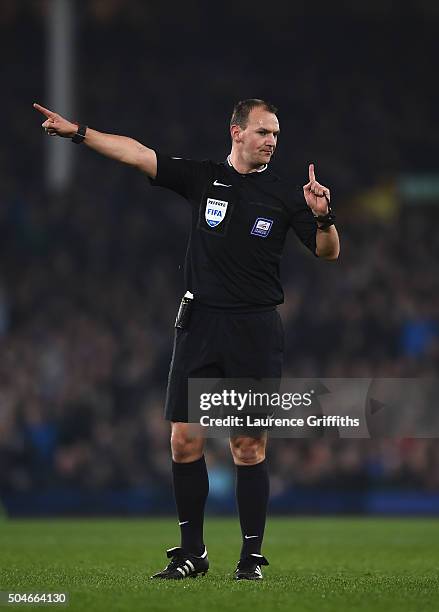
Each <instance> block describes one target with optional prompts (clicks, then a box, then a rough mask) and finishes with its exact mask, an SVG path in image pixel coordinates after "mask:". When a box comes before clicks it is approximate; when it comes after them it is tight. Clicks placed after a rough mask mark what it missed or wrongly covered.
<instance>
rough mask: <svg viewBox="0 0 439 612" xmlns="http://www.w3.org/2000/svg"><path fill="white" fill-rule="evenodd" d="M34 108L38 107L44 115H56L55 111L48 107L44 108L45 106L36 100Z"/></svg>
mask: <svg viewBox="0 0 439 612" xmlns="http://www.w3.org/2000/svg"><path fill="white" fill-rule="evenodd" d="M33 106H34V108H36V109H37V111H40V113H43V115H46V117H49V118H50V117H53V116H54V115H55V113H54V112H52V111H51V110H49V109H48V108H44V106H41V104H37V103H36V102H34V105H33Z"/></svg>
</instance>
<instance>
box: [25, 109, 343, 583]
mask: <svg viewBox="0 0 439 612" xmlns="http://www.w3.org/2000/svg"><path fill="white" fill-rule="evenodd" d="M34 107H35V108H36V109H37V110H39V111H40V112H42V113H43V114H44V115H45V117H46V120H45V121H44V123H43V128H44V129H45V130H46V133H47V134H49V135H58V136H63V137H67V138H72V140H73V141H74V142H76V143H80V142H84V143H85V144H86V145H88V146H89V147H90V148H92V149H94V150H95V151H98V152H99V153H102V154H103V155H106V156H108V157H111V158H113V159H116V160H119V161H121V162H124V163H127V164H130V165H132V166H135V167H137V168H138V169H139V170H141V171H143V172H145V173H146V174H147V176H148V177H149V178H150V179H151V182H152V184H153V185H157V186H160V187H166V188H168V189H172V190H173V191H175V192H176V193H178V194H179V195H181V196H183V198H185V199H186V200H187V201H188V202H189V204H190V208H191V213H192V228H191V234H190V238H189V244H188V249H187V254H186V266H185V282H186V288H187V290H188V292H190V295H191V296H193V303H192V305H193V312H192V315H191V319H190V322H189V323H188V324H187V325H186V326H185V327H184V328H181V327H178V328H177V329H176V334H175V341H174V351H173V356H172V362H171V367H170V372H169V381H168V390H167V397H166V407H165V416H166V418H167V419H169V420H170V421H171V427H172V435H171V448H172V473H173V482H174V494H175V500H176V506H177V512H178V518H179V525H180V529H181V546H180V547H176V548H171V549H169V550H168V551H167V556H168V558H170V559H171V561H170V562H169V564H168V566H167V567H166V568H165V569H164V570H163V571H161V572H158V573H157V574H155V575H154V577H155V578H165V579H182V578H186V577H188V576H196V575H198V574H205V573H206V572H207V570H208V568H209V562H208V559H207V551H206V548H205V545H204V540H203V521H204V507H205V502H206V498H207V494H208V489H209V483H208V475H207V469H206V464H205V460H204V454H203V453H204V439H203V437H202V436H200V435H196V434H194V432H193V427H191V426H190V425H189V424H188V420H189V419H188V397H187V395H188V394H187V382H188V378H191V377H204V378H209V377H226V378H255V379H261V378H280V377H281V370H282V356H283V332H282V325H281V321H280V317H279V314H278V312H277V310H276V306H277V305H278V304H281V303H282V302H283V292H282V287H281V284H280V279H279V264H280V260H281V256H282V252H283V247H284V243H285V238H286V235H287V232H288V230H289V228H290V227H292V228H293V230H294V231H295V233H296V234H297V236H298V237H299V239H300V240H301V241H302V242H303V243H304V244H305V245H306V246H307V247H308V248H309V249H310V251H311V252H312V253H314V254H315V255H317V256H318V257H321V258H324V259H329V260H334V259H337V257H338V254H339V240H338V234H337V230H336V229H335V226H334V215H333V213H332V211H331V209H330V207H329V202H330V192H329V189H328V188H326V187H323V186H322V185H320V184H319V183H318V182H317V181H316V178H315V175H314V166H313V164H310V166H309V181H308V183H307V184H306V185H304V187H303V195H304V197H298V196H297V191H296V188H295V187H294V186H292V185H291V184H290V183H289V182H288V181H284V180H282V179H280V178H279V177H278V176H276V175H275V174H274V173H272V172H271V170H270V169H269V167H268V164H269V162H270V160H271V157H272V155H273V153H274V151H275V148H276V144H277V139H278V135H279V122H278V119H277V116H276V113H277V110H276V108H275V107H273V106H272V105H271V104H269V103H267V102H265V101H263V100H258V99H250V100H244V101H242V102H239V103H238V104H237V105H236V106H235V108H234V111H233V115H232V119H231V122H230V134H231V139H232V149H231V153H230V155H229V156H228V158H227V160H226V161H225V162H224V163H220V164H218V163H214V162H212V161H202V162H199V161H193V160H188V159H181V158H176V157H169V156H167V155H163V154H161V153H156V152H155V151H153V150H152V149H149V148H148V147H145V146H144V145H142V144H141V143H139V142H137V141H135V140H133V139H131V138H127V137H125V136H116V135H113V134H103V133H101V132H98V131H96V130H92V129H90V128H87V127H86V126H84V125H77V124H75V123H71V122H69V121H67V120H66V119H64V118H63V117H61V116H60V115H58V114H56V113H53V112H52V111H50V110H48V109H46V108H44V107H42V106H40V105H38V104H35V105H34ZM266 442H267V434H266V432H262V433H258V434H255V435H252V436H250V435H247V434H237V435H232V436H231V438H230V448H231V452H232V455H233V459H234V463H235V465H236V496H237V503H238V510H239V518H240V523H241V531H242V547H241V554H240V559H239V562H238V565H237V568H236V571H235V578H236V579H248V580H259V579H261V578H262V572H261V566H262V565H267V564H268V562H267V560H266V559H265V557H263V556H262V554H261V545H262V538H263V535H264V528H265V519H266V511H267V502H268V492H269V483H268V473H267V466H266V461H265V448H266Z"/></svg>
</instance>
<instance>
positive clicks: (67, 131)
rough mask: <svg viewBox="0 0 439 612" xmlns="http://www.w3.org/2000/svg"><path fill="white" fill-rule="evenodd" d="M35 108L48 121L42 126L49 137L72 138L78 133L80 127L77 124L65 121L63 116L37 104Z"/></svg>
mask: <svg viewBox="0 0 439 612" xmlns="http://www.w3.org/2000/svg"><path fill="white" fill-rule="evenodd" d="M33 107H34V108H35V109H36V110H37V111H40V113H42V114H43V115H44V116H45V117H46V120H45V121H44V123H42V124H41V125H42V127H43V128H44V129H45V131H46V134H47V135H48V136H62V137H63V138H72V137H73V136H74V135H75V134H76V132H77V131H78V126H77V124H76V123H72V122H71V121H67V119H64V117H61V115H58V113H54V112H53V111H51V110H49V109H48V108H44V106H41V105H40V104H37V103H36V102H35V103H34V105H33Z"/></svg>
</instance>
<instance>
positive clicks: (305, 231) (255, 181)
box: [151, 153, 317, 308]
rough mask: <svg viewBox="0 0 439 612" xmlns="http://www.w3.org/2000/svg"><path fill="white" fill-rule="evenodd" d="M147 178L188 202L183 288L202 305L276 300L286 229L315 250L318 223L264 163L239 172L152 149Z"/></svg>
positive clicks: (293, 191)
mask: <svg viewBox="0 0 439 612" xmlns="http://www.w3.org/2000/svg"><path fill="white" fill-rule="evenodd" d="M151 184H152V185H154V186H159V187H167V188H168V189H171V190H172V191H175V192H176V193H178V194H180V195H181V196H183V197H184V198H185V199H186V200H187V201H188V202H189V204H190V205H191V209H192V226H191V233H190V236H189V243H188V248H187V253H186V262H185V284H186V285H185V286H186V289H187V290H189V291H191V292H192V293H193V294H194V297H195V299H196V300H197V301H198V302H200V303H202V304H205V305H208V306H214V307H219V308H245V307H250V308H251V307H260V306H275V305H276V304H281V303H282V302H283V299H284V295H283V291H282V286H281V283H280V270H279V265H280V260H281V257H282V251H283V248H284V244H285V238H286V235H287V232H288V230H289V228H290V227H292V228H293V230H294V231H295V232H296V234H297V236H298V237H299V238H300V240H301V241H302V242H303V244H305V245H306V246H307V247H308V248H309V249H310V250H311V251H312V252H313V253H314V254H315V250H316V231H317V224H316V222H315V220H314V217H313V215H312V213H311V211H310V209H309V208H308V206H307V205H306V202H305V200H304V198H303V195H302V194H301V193H300V192H299V191H298V188H297V187H294V186H292V185H291V184H289V183H288V182H285V181H284V180H282V179H280V178H279V177H278V176H276V175H275V174H274V173H273V172H272V171H271V170H270V168H269V167H268V168H266V169H265V170H263V171H260V172H251V173H249V174H239V173H238V172H236V170H235V169H234V168H233V167H231V166H230V164H229V163H228V162H224V163H220V164H218V163H215V162H212V161H209V160H207V161H194V160H191V159H181V158H175V157H169V156H167V155H163V154H160V153H157V177H156V179H155V180H151Z"/></svg>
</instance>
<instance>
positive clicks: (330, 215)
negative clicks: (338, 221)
mask: <svg viewBox="0 0 439 612" xmlns="http://www.w3.org/2000/svg"><path fill="white" fill-rule="evenodd" d="M314 219H315V220H316V221H317V223H320V224H321V225H319V226H318V229H320V230H325V229H328V227H331V225H334V223H335V212H333V210H332V208H331V207H330V206H329V204H328V212H327V213H326V215H315V216H314Z"/></svg>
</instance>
